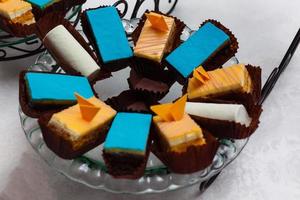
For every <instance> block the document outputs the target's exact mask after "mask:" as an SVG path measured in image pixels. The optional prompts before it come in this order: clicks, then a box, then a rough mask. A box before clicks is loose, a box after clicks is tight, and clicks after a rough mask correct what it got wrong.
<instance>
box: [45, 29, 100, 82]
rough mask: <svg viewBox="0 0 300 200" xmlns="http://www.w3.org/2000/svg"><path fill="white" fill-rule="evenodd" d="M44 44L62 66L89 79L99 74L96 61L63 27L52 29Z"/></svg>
mask: <svg viewBox="0 0 300 200" xmlns="http://www.w3.org/2000/svg"><path fill="white" fill-rule="evenodd" d="M43 43H44V45H45V46H46V47H47V48H48V50H49V51H50V52H51V54H52V55H53V57H54V58H55V59H56V60H58V62H59V63H61V65H62V66H67V67H68V68H72V69H74V70H76V71H77V72H80V74H82V75H83V76H86V77H89V79H93V78H94V77H95V76H96V75H97V73H99V71H100V67H99V66H98V64H97V63H96V61H95V60H94V59H93V58H92V57H91V55H90V54H89V53H88V52H87V51H86V50H85V49H84V48H83V47H82V46H81V45H80V43H79V42H78V41H77V40H76V39H75V38H74V37H73V35H72V34H71V33H70V32H69V31H68V30H67V29H66V28H65V27H64V26H63V25H58V26H56V27H55V28H53V29H51V30H50V31H49V32H48V33H47V34H46V36H45V37H44V38H43Z"/></svg>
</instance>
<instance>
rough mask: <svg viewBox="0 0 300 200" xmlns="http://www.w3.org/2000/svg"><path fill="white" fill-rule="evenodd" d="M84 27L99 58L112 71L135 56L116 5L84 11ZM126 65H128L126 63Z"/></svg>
mask: <svg viewBox="0 0 300 200" xmlns="http://www.w3.org/2000/svg"><path fill="white" fill-rule="evenodd" d="M82 20H83V22H82V24H83V28H84V31H85V33H86V35H88V36H89V39H92V41H91V42H92V45H93V46H94V48H95V50H96V52H97V54H98V57H99V59H100V60H101V61H102V62H103V64H104V65H105V66H106V67H107V68H108V69H109V70H111V71H114V70H115V69H120V68H121V67H120V66H121V63H120V62H118V61H126V60H128V59H129V58H131V57H132V56H133V52H132V49H131V48H130V46H129V42H128V40H127V37H126V33H125V30H124V27H123V25H122V21H121V19H120V16H119V14H118V11H117V9H116V8H115V7H112V6H109V7H101V8H96V9H90V10H87V11H85V12H84V13H83V19H82ZM125 66H126V65H125Z"/></svg>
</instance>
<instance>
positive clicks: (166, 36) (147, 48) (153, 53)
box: [134, 12, 176, 63]
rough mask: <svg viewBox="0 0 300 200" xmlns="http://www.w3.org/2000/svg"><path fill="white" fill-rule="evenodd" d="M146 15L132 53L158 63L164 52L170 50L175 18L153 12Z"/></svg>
mask: <svg viewBox="0 0 300 200" xmlns="http://www.w3.org/2000/svg"><path fill="white" fill-rule="evenodd" d="M146 16H147V19H146V21H145V23H144V26H143V28H142V31H141V33H140V36H139V38H138V41H137V43H136V45H135V47H134V55H135V56H137V57H142V58H147V59H150V60H153V61H156V62H159V63H160V62H161V60H162V58H163V56H164V54H165V53H166V52H167V51H169V50H170V45H171V39H172V37H174V35H173V33H174V31H175V27H176V25H175V20H174V18H173V17H167V16H164V15H162V14H157V13H154V12H150V13H148V14H146Z"/></svg>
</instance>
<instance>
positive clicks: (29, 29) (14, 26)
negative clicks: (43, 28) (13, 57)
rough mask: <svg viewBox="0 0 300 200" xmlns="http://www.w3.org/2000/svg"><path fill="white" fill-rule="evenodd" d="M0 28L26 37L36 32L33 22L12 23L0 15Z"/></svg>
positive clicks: (17, 35) (11, 33)
mask: <svg viewBox="0 0 300 200" xmlns="http://www.w3.org/2000/svg"><path fill="white" fill-rule="evenodd" d="M0 28H1V29H2V30H3V31H5V32H7V33H9V34H10V35H12V36H15V37H26V36H29V35H33V34H34V33H35V32H36V27H35V24H30V25H23V24H20V23H13V22H12V21H10V20H9V19H7V18H4V17H2V16H0Z"/></svg>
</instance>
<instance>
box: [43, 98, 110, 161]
mask: <svg viewBox="0 0 300 200" xmlns="http://www.w3.org/2000/svg"><path fill="white" fill-rule="evenodd" d="M76 97H77V101H78V104H76V105H74V106H72V107H69V108H67V109H64V110H62V111H60V112H57V113H55V114H53V115H52V116H51V117H50V119H49V118H48V119H47V116H43V117H41V118H40V119H39V123H40V125H41V128H42V132H43V137H44V140H45V142H46V144H47V146H48V147H49V148H50V149H51V150H52V151H54V152H55V153H56V154H57V155H59V156H60V157H62V158H66V159H72V158H75V157H77V156H80V155H82V154H83V153H85V152H87V151H88V150H90V149H92V148H94V147H96V146H97V145H99V144H101V143H102V142H103V141H104V138H105V136H106V133H107V131H108V129H109V126H110V123H111V121H112V120H113V118H114V116H115V115H116V111H115V110H114V109H112V108H111V107H110V106H108V105H106V104H105V103H104V102H102V101H101V100H100V99H97V98H96V97H91V98H89V99H85V98H83V97H82V96H80V95H76Z"/></svg>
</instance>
